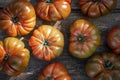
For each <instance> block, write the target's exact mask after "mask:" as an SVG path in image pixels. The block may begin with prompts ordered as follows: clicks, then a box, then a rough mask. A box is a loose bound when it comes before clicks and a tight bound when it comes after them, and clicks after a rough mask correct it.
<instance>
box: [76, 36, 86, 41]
mask: <svg viewBox="0 0 120 80" xmlns="http://www.w3.org/2000/svg"><path fill="white" fill-rule="evenodd" d="M77 40H78V41H79V42H84V41H85V40H86V37H85V36H83V35H79V36H78V37H77Z"/></svg>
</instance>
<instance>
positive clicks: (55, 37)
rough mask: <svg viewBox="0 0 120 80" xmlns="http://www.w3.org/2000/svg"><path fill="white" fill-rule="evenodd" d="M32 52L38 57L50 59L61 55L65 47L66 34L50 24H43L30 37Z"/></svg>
mask: <svg viewBox="0 0 120 80" xmlns="http://www.w3.org/2000/svg"><path fill="white" fill-rule="evenodd" d="M29 45H30V47H31V48H32V53H33V55H34V56H36V57H37V58H38V59H41V60H46V61H50V60H52V59H55V58H56V57H58V56H60V54H61V53H62V51H63V47H64V36H63V34H62V33H61V32H60V31H59V30H58V29H56V28H54V27H53V26H50V25H41V26H39V28H38V29H36V30H35V31H34V32H33V35H32V36H31V38H30V39H29Z"/></svg>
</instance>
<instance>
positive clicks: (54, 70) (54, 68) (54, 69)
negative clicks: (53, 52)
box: [38, 63, 72, 80]
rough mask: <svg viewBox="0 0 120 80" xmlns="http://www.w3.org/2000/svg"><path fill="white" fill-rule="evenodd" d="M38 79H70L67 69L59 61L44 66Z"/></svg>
mask: <svg viewBox="0 0 120 80" xmlns="http://www.w3.org/2000/svg"><path fill="white" fill-rule="evenodd" d="M38 80H72V79H71V77H70V75H69V73H68V71H67V69H66V68H65V67H64V66H63V65H62V64H61V63H52V64H49V65H48V66H46V67H45V68H44V69H43V71H42V72H41V74H40V75H39V77H38Z"/></svg>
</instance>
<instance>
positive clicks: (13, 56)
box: [0, 37, 30, 76]
mask: <svg viewBox="0 0 120 80" xmlns="http://www.w3.org/2000/svg"><path fill="white" fill-rule="evenodd" d="M29 58H30V56H29V51H28V49H26V48H25V45H24V43H23V42H22V41H21V40H18V39H17V38H13V37H8V38H6V39H5V40H4V41H3V42H2V41H0V68H1V69H2V70H3V71H4V72H5V73H6V74H8V75H9V76H17V75H19V74H20V73H22V72H23V71H24V69H25V68H26V67H27V65H28V62H29Z"/></svg>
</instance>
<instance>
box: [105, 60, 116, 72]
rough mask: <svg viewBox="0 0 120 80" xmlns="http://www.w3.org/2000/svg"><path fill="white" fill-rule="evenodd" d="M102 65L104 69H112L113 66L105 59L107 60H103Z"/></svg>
mask: <svg viewBox="0 0 120 80" xmlns="http://www.w3.org/2000/svg"><path fill="white" fill-rule="evenodd" d="M104 67H105V69H109V70H112V69H113V68H114V65H113V63H112V62H110V61H108V60H107V61H105V64H104Z"/></svg>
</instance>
